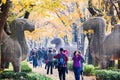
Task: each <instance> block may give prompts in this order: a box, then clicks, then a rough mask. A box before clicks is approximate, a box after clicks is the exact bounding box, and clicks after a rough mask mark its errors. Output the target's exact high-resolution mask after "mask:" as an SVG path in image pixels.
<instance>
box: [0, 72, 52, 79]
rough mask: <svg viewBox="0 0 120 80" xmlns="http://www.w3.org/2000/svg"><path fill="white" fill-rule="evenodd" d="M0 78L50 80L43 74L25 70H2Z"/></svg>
mask: <svg viewBox="0 0 120 80" xmlns="http://www.w3.org/2000/svg"><path fill="white" fill-rule="evenodd" d="M0 79H8V80H52V79H51V78H48V77H46V76H44V75H40V74H37V73H26V72H17V73H15V72H13V71H4V72H3V73H1V74H0Z"/></svg>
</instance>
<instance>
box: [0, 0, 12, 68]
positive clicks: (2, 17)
mask: <svg viewBox="0 0 120 80" xmlns="http://www.w3.org/2000/svg"><path fill="white" fill-rule="evenodd" d="M10 6H11V1H9V0H7V2H6V4H2V5H1V6H0V7H1V13H0V68H1V64H2V63H1V58H2V57H1V56H2V55H1V44H2V43H1V40H2V30H3V29H4V25H5V22H6V20H7V17H8V12H9V8H10Z"/></svg>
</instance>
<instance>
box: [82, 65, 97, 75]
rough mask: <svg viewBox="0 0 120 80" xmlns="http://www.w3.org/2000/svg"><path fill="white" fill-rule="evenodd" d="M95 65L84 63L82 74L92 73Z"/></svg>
mask: <svg viewBox="0 0 120 80" xmlns="http://www.w3.org/2000/svg"><path fill="white" fill-rule="evenodd" d="M94 73H95V67H94V66H93V65H87V64H84V72H83V74H84V75H86V76H90V75H94Z"/></svg>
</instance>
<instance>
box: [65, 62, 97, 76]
mask: <svg viewBox="0 0 120 80" xmlns="http://www.w3.org/2000/svg"><path fill="white" fill-rule="evenodd" d="M67 67H68V69H69V70H71V71H72V70H73V69H72V61H68V64H67ZM83 74H84V75H86V76H91V75H95V67H94V66H93V65H88V64H84V72H83Z"/></svg>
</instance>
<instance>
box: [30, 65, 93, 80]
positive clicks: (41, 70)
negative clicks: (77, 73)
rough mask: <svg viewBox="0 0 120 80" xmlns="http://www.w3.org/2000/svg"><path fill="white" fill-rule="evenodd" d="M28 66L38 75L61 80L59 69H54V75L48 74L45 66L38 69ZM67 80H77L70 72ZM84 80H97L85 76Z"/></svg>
mask: <svg viewBox="0 0 120 80" xmlns="http://www.w3.org/2000/svg"><path fill="white" fill-rule="evenodd" d="M28 65H29V66H30V67H31V68H32V71H33V72H36V73H40V74H42V75H46V76H47V77H50V78H52V79H53V80H59V77H58V71H57V69H53V74H52V75H51V74H48V75H47V74H46V72H47V71H46V69H45V67H44V65H43V66H42V67H37V68H33V67H32V64H29V63H28ZM66 80H75V79H74V74H73V72H72V71H69V73H68V74H66ZM84 80H95V77H94V76H90V77H87V76H84Z"/></svg>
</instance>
